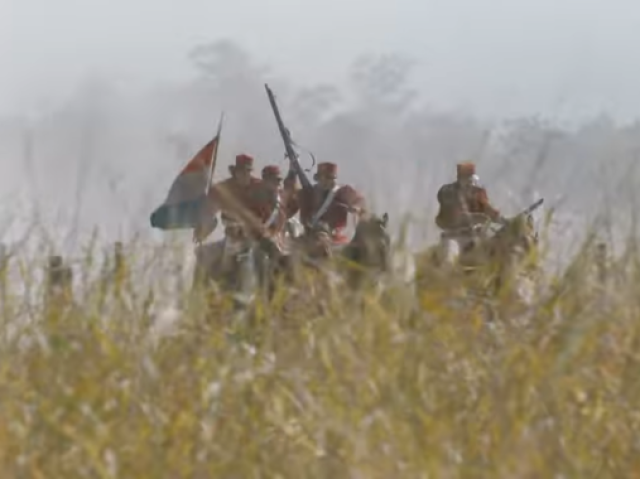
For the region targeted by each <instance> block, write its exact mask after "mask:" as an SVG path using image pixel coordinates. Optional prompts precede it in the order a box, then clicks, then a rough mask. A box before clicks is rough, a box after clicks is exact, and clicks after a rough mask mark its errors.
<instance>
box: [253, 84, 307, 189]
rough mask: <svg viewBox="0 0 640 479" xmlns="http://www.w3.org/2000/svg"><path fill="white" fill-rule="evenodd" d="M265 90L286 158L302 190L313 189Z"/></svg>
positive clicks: (270, 94) (266, 88)
mask: <svg viewBox="0 0 640 479" xmlns="http://www.w3.org/2000/svg"><path fill="white" fill-rule="evenodd" d="M264 88H265V90H266V91H267V96H268V97H269V103H270V104H271V109H272V110H273V114H274V116H275V117H276V122H277V123H278V130H279V131H280V136H282V141H283V142H284V148H285V151H286V153H287V157H288V158H289V163H290V165H291V168H292V169H293V171H295V173H296V175H297V176H298V178H299V179H300V184H301V185H302V189H303V190H309V189H311V188H313V185H312V184H311V181H309V178H308V177H307V175H305V173H304V171H303V170H302V167H301V166H300V162H299V161H298V155H297V153H296V152H295V150H294V149H293V144H292V142H291V136H290V135H289V130H287V129H286V128H285V126H284V123H283V122H282V117H281V116H280V110H279V109H278V105H277V103H276V98H275V96H274V95H273V92H272V91H271V89H270V88H269V85H267V84H265V85H264Z"/></svg>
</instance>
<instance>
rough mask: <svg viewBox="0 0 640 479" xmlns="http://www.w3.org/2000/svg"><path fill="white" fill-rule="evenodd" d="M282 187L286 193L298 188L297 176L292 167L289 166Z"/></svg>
mask: <svg viewBox="0 0 640 479" xmlns="http://www.w3.org/2000/svg"><path fill="white" fill-rule="evenodd" d="M282 187H283V189H284V191H286V192H287V193H290V192H295V191H297V190H299V189H300V187H299V186H298V176H297V175H296V172H295V171H294V170H293V168H289V172H288V173H287V176H285V178H284V181H283V182H282Z"/></svg>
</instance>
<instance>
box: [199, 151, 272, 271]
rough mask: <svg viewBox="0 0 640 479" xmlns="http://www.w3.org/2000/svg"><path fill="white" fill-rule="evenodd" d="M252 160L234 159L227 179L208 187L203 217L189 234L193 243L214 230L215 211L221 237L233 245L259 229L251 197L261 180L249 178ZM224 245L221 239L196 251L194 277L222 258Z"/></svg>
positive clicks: (246, 157)
mask: <svg viewBox="0 0 640 479" xmlns="http://www.w3.org/2000/svg"><path fill="white" fill-rule="evenodd" d="M253 161H254V160H253V158H252V157H251V156H249V155H245V154H240V155H238V156H236V161H235V165H231V166H229V172H230V173H231V177H230V178H227V179H226V180H223V181H221V182H219V183H217V184H215V185H213V186H212V187H211V189H210V190H209V194H208V197H207V202H206V206H205V208H204V210H205V214H204V216H203V217H202V218H201V221H200V223H199V224H198V225H197V226H196V227H195V228H194V231H193V239H194V242H196V243H202V242H203V241H204V240H205V239H206V238H207V237H208V236H209V235H210V234H211V233H212V232H213V231H214V230H215V228H216V227H217V225H218V220H217V218H216V216H217V213H218V212H220V216H221V219H222V223H223V224H224V226H225V231H224V233H225V238H226V239H230V240H232V241H233V242H237V241H243V240H245V239H248V237H247V234H248V233H249V232H250V231H256V230H260V229H261V228H260V223H259V219H258V218H259V212H257V211H256V202H255V201H254V196H255V194H256V191H258V190H259V189H260V187H261V185H262V180H261V179H259V178H256V177H255V176H253V175H252V172H253ZM224 245H225V240H222V241H218V242H216V243H213V244H210V245H200V246H198V247H197V248H196V258H197V268H196V273H195V275H196V278H198V279H199V278H201V274H202V273H203V272H204V270H210V268H211V266H212V265H213V264H216V263H217V262H218V261H219V260H221V259H224V255H223V251H224V250H223V248H224Z"/></svg>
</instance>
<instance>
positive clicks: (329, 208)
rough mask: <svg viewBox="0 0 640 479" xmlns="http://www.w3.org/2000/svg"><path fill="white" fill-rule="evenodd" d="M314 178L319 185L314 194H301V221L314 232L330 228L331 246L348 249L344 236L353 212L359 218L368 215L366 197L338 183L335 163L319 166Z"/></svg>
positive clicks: (301, 192) (312, 192) (315, 186)
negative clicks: (315, 229) (324, 227)
mask: <svg viewBox="0 0 640 479" xmlns="http://www.w3.org/2000/svg"><path fill="white" fill-rule="evenodd" d="M313 179H314V181H315V182H316V184H315V185H314V187H313V190H312V191H310V192H306V191H304V190H300V191H299V192H298V194H297V203H298V205H299V210H300V219H301V220H302V223H303V224H304V225H305V227H307V228H309V227H310V228H311V229H313V228H317V227H318V226H319V225H322V224H324V225H326V228H327V229H328V233H329V237H330V243H331V246H344V245H346V244H348V243H349V238H348V237H347V236H346V235H345V233H344V229H345V228H346V226H347V222H348V217H349V213H354V214H355V215H356V217H357V218H358V219H360V218H362V217H363V216H364V215H366V204H365V200H364V197H363V196H362V195H361V194H360V193H359V192H358V191H357V190H356V189H355V188H353V187H352V186H350V185H339V184H338V183H337V179H338V166H337V165H336V164H335V163H326V162H325V163H319V164H318V170H317V173H316V174H315V175H314V177H313Z"/></svg>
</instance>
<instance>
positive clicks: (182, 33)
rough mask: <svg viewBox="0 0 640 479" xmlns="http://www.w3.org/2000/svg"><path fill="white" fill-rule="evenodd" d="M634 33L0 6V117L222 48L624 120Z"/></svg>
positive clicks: (208, 4) (208, 11)
mask: <svg viewBox="0 0 640 479" xmlns="http://www.w3.org/2000/svg"><path fill="white" fill-rule="evenodd" d="M638 25H640V2H638V1H637V0H606V1H605V0H393V1H389V0H384V1H383V0H367V1H365V0H322V1H320V0H233V1H231V0H229V1H224V2H223V1H220V0H180V1H178V0H0V62H1V63H0V72H1V74H0V112H3V113H7V112H14V111H17V110H22V111H24V110H25V109H27V108H34V106H35V105H37V104H39V103H43V104H46V102H47V101H53V100H55V99H56V98H57V97H59V95H61V94H64V93H66V92H68V91H69V89H71V88H73V87H74V85H75V84H76V83H77V82H78V81H79V79H80V78H81V77H82V76H83V75H86V74H88V73H91V72H94V73H95V72H97V73H100V74H106V75H109V76H110V77H112V78H113V79H116V80H118V81H120V82H122V83H123V84H131V85H132V86H133V85H138V86H145V85H146V84H147V83H148V82H150V81H153V80H154V79H157V80H166V79H171V78H176V77H182V76H185V75H188V74H189V73H190V71H189V70H188V64H187V63H186V61H185V55H186V53H187V51H188V50H189V48H190V47H191V46H193V45H194V44H196V43H198V42H202V41H208V40H213V39H219V38H223V37H228V38H230V39H232V40H235V41H237V42H238V43H239V44H241V45H243V46H245V47H246V48H247V49H248V50H249V51H250V52H251V53H253V54H254V55H255V57H256V58H257V59H259V60H262V61H264V62H266V63H270V64H272V65H273V66H274V67H276V69H277V70H280V71H282V72H283V73H284V72H286V73H288V74H291V75H293V76H294V77H296V78H299V79H300V80H301V81H311V80H313V79H314V78H317V79H322V80H329V81H334V82H338V81H342V80H343V77H344V73H345V69H346V67H347V65H348V64H349V62H350V61H351V60H352V59H353V58H354V57H355V56H356V55H357V54H359V53H363V52H381V53H382V52H392V51H397V52H401V53H404V54H406V55H409V56H412V57H413V58H415V59H416V60H417V61H418V62H419V68H418V71H417V74H416V79H417V80H418V83H419V87H420V89H421V91H422V92H423V94H424V95H425V98H427V99H428V100H429V101H431V102H432V103H434V104H437V105H441V106H446V107H452V108H469V109H471V110H473V111H475V112H477V113H481V114H492V115H493V114H497V115H508V114H514V113H515V114H517V113H523V112H533V111H543V112H546V113H548V114H558V115H563V116H564V115H569V116H575V115H582V114H585V113H591V112H594V111H596V110H599V109H607V110H609V111H610V112H612V113H614V114H615V115H618V116H622V117H627V116H635V115H636V112H637V111H638V110H640V88H639V85H640V53H637V45H638V44H640V29H638V28H637V27H638Z"/></svg>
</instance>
